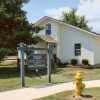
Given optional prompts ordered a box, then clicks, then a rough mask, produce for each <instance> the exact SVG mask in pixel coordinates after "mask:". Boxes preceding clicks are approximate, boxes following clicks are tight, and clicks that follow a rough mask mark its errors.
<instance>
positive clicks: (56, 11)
mask: <svg viewBox="0 0 100 100" xmlns="http://www.w3.org/2000/svg"><path fill="white" fill-rule="evenodd" d="M69 9H70V8H69V7H60V8H58V9H57V8H52V9H46V10H45V13H46V15H47V16H51V17H53V18H56V19H59V18H60V17H61V15H62V12H67V11H69Z"/></svg>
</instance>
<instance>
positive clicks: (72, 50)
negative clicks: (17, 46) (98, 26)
mask: <svg viewBox="0 0 100 100" xmlns="http://www.w3.org/2000/svg"><path fill="white" fill-rule="evenodd" d="M34 25H35V26H40V27H45V28H44V30H42V31H40V32H39V33H38V37H39V38H40V40H41V41H40V42H39V43H38V44H37V45H36V46H37V47H47V44H48V43H50V44H52V45H53V47H54V50H53V54H56V56H57V57H58V58H59V59H60V60H61V61H62V62H67V61H70V59H73V58H75V59H78V62H79V63H81V61H82V59H87V60H89V63H90V64H92V65H93V64H98V63H100V34H97V33H94V32H89V31H85V30H83V29H80V28H77V27H75V26H72V25H69V24H66V23H63V22H61V21H59V20H56V19H53V18H51V17H47V16H45V17H43V18H42V19H40V20H39V21H38V22H36V23H35V24H34Z"/></svg>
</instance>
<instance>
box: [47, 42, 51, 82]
mask: <svg viewBox="0 0 100 100" xmlns="http://www.w3.org/2000/svg"><path fill="white" fill-rule="evenodd" d="M47 75H48V82H49V83H51V45H50V44H48V54H47Z"/></svg>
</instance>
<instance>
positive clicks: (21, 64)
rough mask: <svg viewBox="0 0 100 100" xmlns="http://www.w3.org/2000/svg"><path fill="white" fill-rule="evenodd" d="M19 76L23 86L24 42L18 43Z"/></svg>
mask: <svg viewBox="0 0 100 100" xmlns="http://www.w3.org/2000/svg"><path fill="white" fill-rule="evenodd" d="M20 47H21V49H20V55H21V56H20V57H21V59H20V76H21V87H24V86H25V78H24V77H25V68H24V49H23V47H24V44H23V43H20Z"/></svg>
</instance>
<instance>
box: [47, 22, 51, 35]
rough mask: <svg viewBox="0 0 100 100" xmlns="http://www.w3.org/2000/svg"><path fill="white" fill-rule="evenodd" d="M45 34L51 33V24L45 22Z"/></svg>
mask: <svg viewBox="0 0 100 100" xmlns="http://www.w3.org/2000/svg"><path fill="white" fill-rule="evenodd" d="M46 35H51V24H46Z"/></svg>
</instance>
